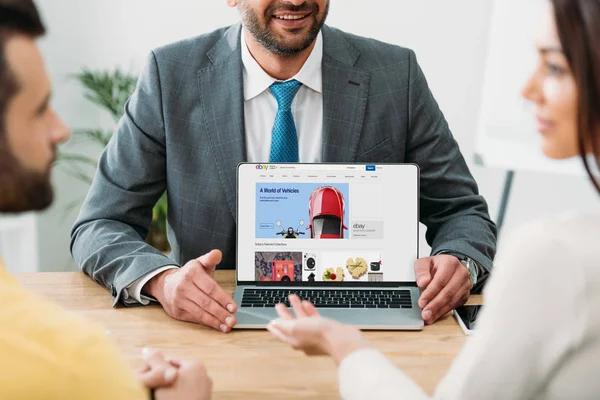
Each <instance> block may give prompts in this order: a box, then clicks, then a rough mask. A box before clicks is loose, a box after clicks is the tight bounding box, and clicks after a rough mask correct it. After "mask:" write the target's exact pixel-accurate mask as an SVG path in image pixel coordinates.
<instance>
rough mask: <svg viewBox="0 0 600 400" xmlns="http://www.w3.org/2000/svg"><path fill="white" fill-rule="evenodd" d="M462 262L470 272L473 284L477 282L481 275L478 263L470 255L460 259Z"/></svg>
mask: <svg viewBox="0 0 600 400" xmlns="http://www.w3.org/2000/svg"><path fill="white" fill-rule="evenodd" d="M459 260H460V263H461V264H462V265H464V266H465V268H466V269H467V272H469V279H471V283H472V284H473V286H475V285H476V284H477V277H478V276H479V267H478V266H477V263H476V262H475V261H473V260H471V259H470V258H469V257H466V256H465V257H463V258H462V259H460V258H459Z"/></svg>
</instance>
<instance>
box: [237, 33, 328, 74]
mask: <svg viewBox="0 0 600 400" xmlns="http://www.w3.org/2000/svg"><path fill="white" fill-rule="evenodd" d="M243 34H244V39H245V40H246V45H247V46H248V50H249V51H250V54H251V55H252V57H253V58H254V59H255V60H256V62H257V63H258V65H260V66H261V68H262V69H263V70H264V71H265V72H266V73H267V74H269V76H271V77H273V78H275V79H277V80H280V81H286V80H288V79H291V78H293V77H294V76H296V74H298V72H300V70H301V69H302V66H304V63H306V60H308V57H310V53H312V51H313V49H314V48H315V44H316V43H317V41H316V40H315V41H314V42H313V43H312V44H311V45H310V47H309V48H307V49H306V50H304V51H302V52H300V53H298V54H297V55H295V56H279V55H276V54H273V53H271V52H270V51H269V50H267V49H265V48H264V47H263V46H262V45H261V44H260V43H258V41H256V39H255V38H254V36H252V34H251V33H250V32H248V31H247V30H245V29H244V33H243Z"/></svg>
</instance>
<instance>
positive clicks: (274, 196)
mask: <svg viewBox="0 0 600 400" xmlns="http://www.w3.org/2000/svg"><path fill="white" fill-rule="evenodd" d="M418 204H419V170H418V167H417V166H416V165H407V164H403V165H394V164H385V165H364V164H362V165H359V164H351V165H348V164H241V165H240V166H239V169H238V239H237V246H238V251H237V275H238V282H243V283H257V284H260V283H262V284H265V285H270V284H277V285H284V286H286V285H289V286H296V285H309V286H310V285H315V286H323V285H325V286H329V285H340V286H360V285H361V284H367V285H369V286H372V285H375V286H378V285H380V284H381V285H383V286H387V285H388V284H390V283H399V282H401V283H414V281H415V274H414V262H415V260H416V259H417V257H418V229H419V228H418V225H419V223H418V220H419V211H418V207H419V206H418Z"/></svg>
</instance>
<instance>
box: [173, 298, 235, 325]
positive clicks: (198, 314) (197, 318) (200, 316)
mask: <svg viewBox="0 0 600 400" xmlns="http://www.w3.org/2000/svg"><path fill="white" fill-rule="evenodd" d="M181 309H182V310H183V311H186V312H187V314H188V315H191V318H192V319H185V320H186V321H190V322H194V323H196V324H200V325H204V326H208V327H210V328H213V329H214V330H217V331H221V332H225V333H228V332H229V331H231V327H229V326H227V325H225V324H223V323H221V321H219V319H218V318H217V317H215V316H214V315H212V314H211V313H209V312H208V311H206V310H203V309H201V308H200V307H198V305H197V304H196V303H194V302H193V301H191V300H189V299H185V300H184V301H183V302H182V303H181ZM177 319H180V318H177Z"/></svg>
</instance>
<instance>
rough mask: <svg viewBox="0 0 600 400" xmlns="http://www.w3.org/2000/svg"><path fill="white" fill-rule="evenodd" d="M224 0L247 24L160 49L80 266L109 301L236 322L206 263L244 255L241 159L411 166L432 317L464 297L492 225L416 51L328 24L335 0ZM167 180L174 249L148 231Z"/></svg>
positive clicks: (86, 221)
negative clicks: (417, 187) (165, 250)
mask: <svg viewBox="0 0 600 400" xmlns="http://www.w3.org/2000/svg"><path fill="white" fill-rule="evenodd" d="M227 4H228V5H229V6H231V7H237V8H238V10H239V11H240V14H241V19H242V24H241V25H235V26H232V27H228V28H223V29H219V30H217V31H215V32H212V33H209V34H206V35H203V36H200V37H197V38H193V39H189V40H184V41H181V42H178V43H174V44H171V45H168V46H165V47H163V48H160V49H157V50H154V51H153V52H152V53H151V54H150V57H149V60H148V63H147V66H146V68H145V70H144V72H143V74H142V76H141V77H140V80H139V83H138V87H137V90H136V92H135V93H134V95H133V96H132V97H131V99H130V100H129V102H128V103H127V106H126V110H125V116H124V117H123V119H122V120H121V122H120V123H119V125H118V128H117V131H116V133H115V135H114V137H113V138H112V140H111V142H110V144H109V145H108V147H107V149H106V151H105V152H104V154H103V155H102V158H101V160H100V164H99V168H98V172H97V175H96V177H95V179H94V183H93V185H92V188H91V190H90V193H89V195H88V198H87V200H86V202H85V204H84V206H83V208H82V210H81V214H80V216H79V218H78V220H77V222H76V224H75V226H74V228H73V232H72V244H71V248H72V253H73V256H74V258H75V260H76V262H77V263H78V264H79V265H80V267H81V268H82V270H83V271H84V272H85V273H87V274H88V275H90V276H91V277H92V278H93V279H94V280H96V281H97V282H99V283H101V284H102V285H104V286H106V287H107V288H109V289H110V290H111V291H112V294H113V297H114V301H115V304H116V303H117V302H119V301H121V302H122V303H123V304H125V305H134V304H148V303H149V302H150V301H158V302H160V304H162V306H163V307H164V309H165V311H166V312H167V313H168V314H169V315H171V316H172V317H174V318H177V319H181V320H186V321H192V322H196V323H200V324H203V325H207V326H210V327H212V328H214V329H218V330H221V331H224V332H229V331H230V329H231V328H232V327H233V326H234V325H235V318H234V316H233V313H234V312H235V311H236V305H235V304H234V302H233V300H232V298H231V297H230V296H229V295H228V294H227V293H225V292H224V291H223V290H222V289H221V288H220V287H219V286H218V285H217V284H216V282H215V281H214V280H213V277H212V273H213V272H214V269H215V267H216V265H217V264H220V265H221V266H222V267H223V268H235V260H236V253H235V249H236V228H235V224H236V167H237V165H238V163H240V162H244V161H249V162H274V161H284V162H295V161H300V162H361V163H365V162H366V163H416V164H418V165H419V166H420V168H421V201H420V209H421V220H422V222H423V223H424V224H425V225H427V227H428V230H427V240H428V242H429V243H430V245H431V246H432V248H433V253H432V257H428V258H424V259H421V260H417V261H416V263H415V270H416V277H417V283H418V285H419V286H420V287H422V288H424V291H423V293H422V296H421V298H420V300H419V302H420V305H421V307H423V319H424V320H425V322H426V323H433V322H434V321H436V320H437V319H438V318H440V317H441V316H442V315H444V314H445V313H447V312H448V311H450V310H451V309H452V308H454V307H456V306H459V305H461V304H463V303H464V302H465V301H466V300H467V299H468V297H469V293H470V292H471V291H472V290H474V291H476V290H479V289H480V288H481V286H482V284H483V281H484V280H485V278H486V277H487V275H489V273H490V271H491V269H492V260H493V257H494V253H495V241H496V227H495V225H494V223H493V222H492V221H491V220H490V218H489V215H488V210H487V205H486V203H485V201H484V199H483V198H482V197H481V196H479V195H478V189H477V185H476V183H475V181H474V180H473V177H472V176H471V174H470V172H469V170H468V168H467V165H466V163H465V161H464V159H463V157H462V155H461V153H460V150H459V148H458V145H457V143H456V142H455V140H454V138H453V137H452V134H451V133H450V130H449V128H448V125H447V123H446V121H445V119H444V116H443V115H442V112H441V111H440V109H439V107H438V105H437V103H436V102H435V99H434V98H433V96H432V94H431V92H430V90H429V88H428V86H427V82H426V80H425V77H424V76H423V73H422V71H421V69H420V68H419V65H418V64H417V61H416V58H415V55H414V53H413V52H412V51H410V50H407V49H404V48H400V47H397V46H392V45H389V44H385V43H381V42H377V41H375V40H371V39H366V38H361V37H357V36H353V35H350V34H347V33H344V32H341V31H339V30H336V29H334V28H331V27H328V26H325V25H324V23H325V19H326V17H327V12H328V9H329V0H306V1H305V0H287V1H284V0H227ZM282 99H287V104H285V103H286V101H285V100H282ZM292 101H293V103H292ZM290 113H291V114H290ZM285 115H287V116H288V117H285ZM289 115H291V116H292V117H291V118H290V117H289ZM165 190H166V191H167V194H168V202H169V207H168V209H169V211H168V236H169V242H170V243H171V247H172V253H171V255H170V257H166V256H165V255H163V254H161V253H160V252H158V251H156V250H154V249H153V248H151V247H150V246H148V245H146V244H145V243H144V241H143V239H144V237H145V236H146V234H147V232H148V227H149V225H150V222H151V218H152V208H153V206H154V204H155V203H156V201H157V199H158V198H159V197H160V196H161V195H162V194H163V192H164V191H165ZM213 249H218V250H213ZM202 254H204V255H203V256H202V257H200V258H197V257H198V256H200V255H202ZM190 260H191V261H190Z"/></svg>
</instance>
